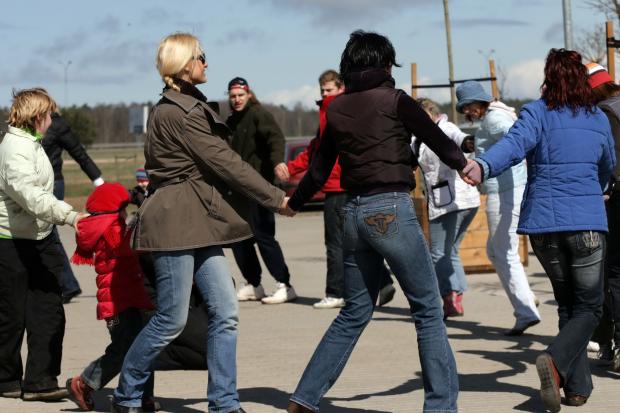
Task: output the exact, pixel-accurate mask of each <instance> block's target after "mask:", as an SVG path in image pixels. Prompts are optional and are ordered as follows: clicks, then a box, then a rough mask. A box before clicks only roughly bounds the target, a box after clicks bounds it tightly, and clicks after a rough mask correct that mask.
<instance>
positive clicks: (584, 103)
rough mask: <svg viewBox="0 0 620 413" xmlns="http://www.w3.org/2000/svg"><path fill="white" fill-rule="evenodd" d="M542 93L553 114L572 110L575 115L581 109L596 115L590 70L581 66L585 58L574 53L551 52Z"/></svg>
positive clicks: (558, 50)
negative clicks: (589, 75)
mask: <svg viewBox="0 0 620 413" xmlns="http://www.w3.org/2000/svg"><path fill="white" fill-rule="evenodd" d="M541 91H542V98H543V100H544V101H545V103H546V104H547V108H549V109H550V110H553V109H560V108H562V107H568V108H570V109H571V110H572V111H573V113H577V111H578V110H579V109H581V108H586V110H587V111H588V112H594V105H595V100H594V94H593V93H592V88H591V87H590V84H589V83H588V69H587V68H586V67H585V66H584V65H583V64H582V63H581V55H580V54H579V53H577V52H575V51H574V50H567V49H551V50H550V51H549V54H548V55H547V62H546V63H545V80H544V82H543V84H542V86H541Z"/></svg>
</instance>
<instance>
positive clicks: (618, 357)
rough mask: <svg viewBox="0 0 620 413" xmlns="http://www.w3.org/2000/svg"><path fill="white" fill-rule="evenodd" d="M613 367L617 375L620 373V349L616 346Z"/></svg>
mask: <svg viewBox="0 0 620 413" xmlns="http://www.w3.org/2000/svg"><path fill="white" fill-rule="evenodd" d="M612 367H613V369H614V371H615V372H616V373H620V347H618V346H616V348H615V350H614V358H613V360H612Z"/></svg>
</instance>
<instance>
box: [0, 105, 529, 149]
mask: <svg viewBox="0 0 620 413" xmlns="http://www.w3.org/2000/svg"><path fill="white" fill-rule="evenodd" d="M527 102H528V101H527V100H513V99H507V100H504V103H506V104H507V105H509V106H513V107H515V108H516V109H517V111H518V110H519V109H520V108H521V106H523V105H524V104H525V103H527ZM146 105H147V106H149V107H150V106H152V103H150V102H149V103H146ZM263 105H264V106H265V107H266V108H267V109H268V110H269V111H270V112H271V113H272V114H273V116H274V118H275V119H276V122H278V124H279V125H280V127H281V128H282V131H283V133H284V135H285V136H286V137H294V136H309V135H314V134H315V133H316V129H317V127H318V111H317V110H316V109H307V108H304V107H303V106H302V105H300V104H298V105H296V106H295V107H294V108H292V109H289V108H287V107H285V106H282V105H280V106H277V105H272V104H268V103H264V104H263ZM141 106H143V105H140V104H130V105H126V104H122V103H121V104H114V105H96V106H88V105H83V106H71V107H68V108H63V110H62V114H63V116H64V117H65V118H66V119H67V120H68V121H69V123H70V124H71V126H72V128H73V130H74V131H75V133H76V135H77V136H78V137H79V138H80V140H81V141H82V143H83V144H84V145H87V146H88V145H91V144H93V143H97V144H101V143H122V142H135V141H136V140H138V139H141V137H139V136H136V135H134V134H132V133H130V132H129V109H130V108H132V107H141ZM219 106H220V114H221V115H222V117H223V118H224V119H226V117H228V114H229V113H230V108H229V106H228V102H227V101H221V102H219ZM440 109H441V110H442V112H444V113H447V114H449V113H450V104H449V103H446V104H441V105H440ZM0 119H1V120H2V122H0V133H2V134H4V132H5V131H6V129H7V124H6V120H7V119H8V108H0ZM462 121H463V119H459V122H462Z"/></svg>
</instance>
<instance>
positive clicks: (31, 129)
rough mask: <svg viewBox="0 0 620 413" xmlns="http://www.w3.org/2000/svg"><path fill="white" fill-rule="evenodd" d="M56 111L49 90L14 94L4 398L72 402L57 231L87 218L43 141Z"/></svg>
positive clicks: (1, 309) (2, 285) (1, 161)
mask: <svg viewBox="0 0 620 413" xmlns="http://www.w3.org/2000/svg"><path fill="white" fill-rule="evenodd" d="M55 110H56V103H55V102H54V100H53V99H52V98H51V97H50V96H49V95H48V94H47V92H46V91H45V90H44V89H39V88H36V89H26V90H22V91H18V92H14V93H13V104H12V106H11V110H10V113H9V129H8V132H7V133H6V134H5V135H4V138H3V139H2V142H1V143H0V268H1V269H2V271H1V274H0V397H9V398H20V397H21V398H22V399H23V400H24V401H34V400H41V401H47V400H58V399H62V398H64V397H66V396H67V390H66V389H65V388H64V387H63V388H59V387H58V378H57V376H58V375H59V374H60V363H61V357H62V341H63V336H64V331H65V314H64V310H63V307H62V298H61V290H60V285H59V277H60V273H61V271H62V268H63V257H62V255H60V252H59V250H58V248H57V246H56V244H55V242H54V237H53V235H52V229H53V227H54V225H64V224H70V225H73V226H75V225H76V224H77V222H78V220H79V219H81V218H82V217H84V216H86V214H82V213H78V212H75V211H73V207H71V205H69V204H67V203H65V202H63V201H59V200H57V199H56V198H55V197H54V195H53V193H52V191H53V188H54V171H53V169H52V165H51V164H50V161H49V159H48V157H47V155H46V154H45V151H44V150H43V147H42V146H41V139H42V137H43V135H44V134H45V132H46V131H47V128H49V125H50V124H51V122H52V120H51V117H50V115H51V113H52V112H54V111H55ZM24 332H26V333H27V335H28V341H27V343H28V344H27V345H28V355H27V360H26V368H25V372H24V369H23V365H22V358H21V354H20V350H21V346H22V341H23V338H24Z"/></svg>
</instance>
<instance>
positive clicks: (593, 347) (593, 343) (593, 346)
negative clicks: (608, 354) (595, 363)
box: [588, 341, 601, 353]
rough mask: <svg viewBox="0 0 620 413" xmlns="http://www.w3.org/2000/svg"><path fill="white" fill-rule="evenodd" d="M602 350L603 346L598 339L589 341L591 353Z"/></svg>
mask: <svg viewBox="0 0 620 413" xmlns="http://www.w3.org/2000/svg"><path fill="white" fill-rule="evenodd" d="M600 350H601V346H599V344H598V343H597V342H596V341H589V342H588V351H589V352H590V353H598V352H599V351H600Z"/></svg>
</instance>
